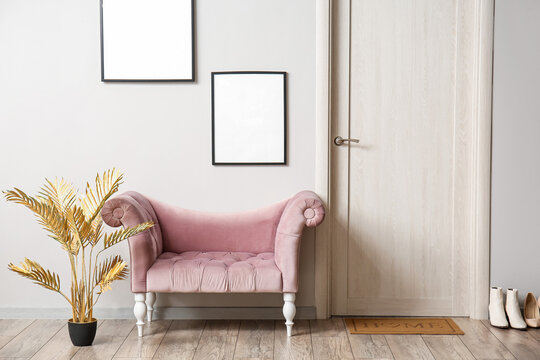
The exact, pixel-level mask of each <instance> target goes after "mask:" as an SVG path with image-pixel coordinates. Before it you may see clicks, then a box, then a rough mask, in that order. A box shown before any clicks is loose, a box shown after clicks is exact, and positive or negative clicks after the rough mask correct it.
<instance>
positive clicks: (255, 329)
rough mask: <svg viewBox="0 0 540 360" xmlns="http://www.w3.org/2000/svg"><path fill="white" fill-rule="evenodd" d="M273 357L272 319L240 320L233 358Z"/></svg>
mask: <svg viewBox="0 0 540 360" xmlns="http://www.w3.org/2000/svg"><path fill="white" fill-rule="evenodd" d="M273 357H274V321H254V320H244V321H242V323H241V325H240V331H239V333H238V339H237V341H236V350H235V353H234V358H235V359H272V358H273Z"/></svg>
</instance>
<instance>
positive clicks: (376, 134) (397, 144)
mask: <svg viewBox="0 0 540 360" xmlns="http://www.w3.org/2000/svg"><path fill="white" fill-rule="evenodd" d="M351 4H352V5H351V13H350V14H351V30H350V32H351V35H350V38H351V40H350V42H351V48H350V52H351V55H350V59H351V60H350V68H351V70H350V71H351V73H350V98H351V102H350V123H349V124H350V132H351V134H350V135H351V137H354V138H359V139H360V143H359V144H351V145H350V146H349V152H350V154H349V161H350V167H349V169H350V170H349V174H350V176H349V178H350V180H349V181H350V183H349V196H350V204H349V233H348V239H349V241H348V251H347V257H344V258H347V259H348V277H347V278H348V283H347V289H348V292H347V294H348V295H346V294H340V295H339V296H345V297H347V296H348V309H349V313H353V314H362V315H413V314H416V315H434V314H435V313H436V314H438V315H449V314H451V312H452V301H451V300H452V292H451V289H452V288H451V286H450V285H451V283H452V273H451V272H449V271H447V269H449V268H451V267H452V263H451V259H452V258H451V257H449V256H448V254H449V253H451V252H452V246H453V242H452V210H453V207H452V206H453V203H452V192H453V189H452V171H453V161H452V160H453V145H454V143H453V136H452V134H453V126H454V116H453V109H454V96H453V95H454V91H455V83H454V74H455V63H454V61H453V59H454V57H455V47H454V44H455V37H456V16H455V13H456V2H455V1H448V0H437V1H433V0H422V1H416V2H409V1H405V2H397V3H396V2H394V1H387V0H382V1H369V0H365V1H354V2H352V3H351ZM420 303H421V305H420V306H416V305H415V304H420ZM404 305H406V306H404ZM434 312H435V313H434Z"/></svg>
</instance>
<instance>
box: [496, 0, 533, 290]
mask: <svg viewBox="0 0 540 360" xmlns="http://www.w3.org/2000/svg"><path fill="white" fill-rule="evenodd" d="M539 18H540V2H538V1H537V0H520V1H497V2H496V4H495V49H494V50H495V54H494V78H493V79H494V89H493V175H492V225H491V231H492V234H491V284H492V286H502V287H503V288H517V289H518V290H519V291H520V294H521V295H522V297H523V296H524V295H525V294H526V293H527V292H529V291H531V292H534V293H535V294H536V296H539V295H540V281H539V280H538V277H539V270H540V265H539V263H538V258H539V254H540V107H539V104H540V103H539V99H540V46H539V45H540V22H539V21H538V19H539Z"/></svg>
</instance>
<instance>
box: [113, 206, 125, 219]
mask: <svg viewBox="0 0 540 360" xmlns="http://www.w3.org/2000/svg"><path fill="white" fill-rule="evenodd" d="M113 216H114V217H115V218H117V219H121V218H122V217H123V216H124V210H122V209H120V208H116V209H114V210H113Z"/></svg>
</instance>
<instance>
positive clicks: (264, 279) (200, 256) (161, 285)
mask: <svg viewBox="0 0 540 360" xmlns="http://www.w3.org/2000/svg"><path fill="white" fill-rule="evenodd" d="M147 281H148V284H147V291H154V292H207V293H224V292H235V293H242V292H281V289H282V283H281V271H279V269H278V268H277V266H276V263H275V262H274V254H273V253H271V252H265V253H261V254H254V253H248V252H200V251H188V252H184V253H181V254H175V253H170V252H166V253H163V255H161V256H160V257H159V258H158V259H157V260H156V262H155V263H154V265H152V266H151V267H150V269H149V270H148V280H147Z"/></svg>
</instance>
